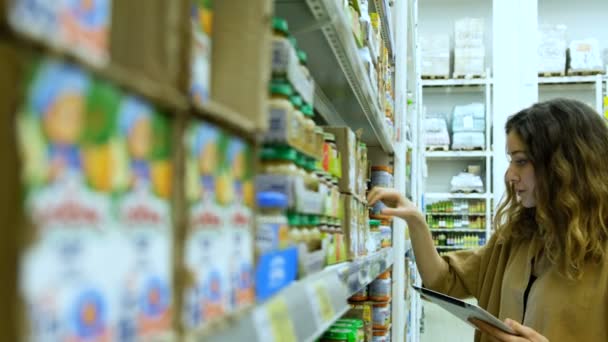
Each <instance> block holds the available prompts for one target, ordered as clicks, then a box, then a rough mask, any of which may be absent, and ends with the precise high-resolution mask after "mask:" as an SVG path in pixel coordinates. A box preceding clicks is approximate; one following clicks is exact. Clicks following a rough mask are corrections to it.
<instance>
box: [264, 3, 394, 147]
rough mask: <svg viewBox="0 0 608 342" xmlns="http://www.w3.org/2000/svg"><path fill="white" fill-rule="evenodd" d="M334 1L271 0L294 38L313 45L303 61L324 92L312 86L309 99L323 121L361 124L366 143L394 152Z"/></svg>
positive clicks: (352, 125) (355, 127)
mask: <svg viewBox="0 0 608 342" xmlns="http://www.w3.org/2000/svg"><path fill="white" fill-rule="evenodd" d="M338 6H339V2H337V1H332V0H305V1H304V0H302V1H295V2H294V1H287V0H277V1H276V3H275V12H276V14H277V15H278V16H280V17H282V18H285V19H287V20H288V22H289V25H290V30H291V31H292V32H293V33H294V35H295V37H296V38H297V39H298V44H299V45H300V46H301V47H302V48H303V49H304V50H306V51H314V53H311V54H310V56H309V61H308V66H309V68H310V71H311V73H312V76H313V78H314V79H315V81H316V83H317V84H318V85H319V86H320V88H321V89H322V92H324V94H322V92H317V94H316V96H315V101H320V104H321V108H323V109H321V110H320V112H321V114H322V115H323V118H324V119H325V120H326V123H327V124H328V125H344V124H346V126H348V127H350V128H351V129H352V130H353V131H356V130H358V129H363V136H362V139H363V141H364V142H365V143H366V144H368V146H380V147H382V149H383V150H384V151H385V152H386V153H394V152H396V151H395V146H394V139H393V137H392V136H390V134H389V132H388V130H387V127H386V124H385V122H384V113H381V111H380V109H379V108H380V107H379V105H378V101H377V94H376V93H375V92H374V90H373V87H372V85H371V81H370V80H369V78H368V77H367V76H366V72H365V67H364V66H363V63H362V62H361V61H360V59H359V55H358V52H357V50H358V48H357V45H356V43H355V41H354V39H353V36H352V32H351V30H350V27H349V21H348V18H347V17H346V15H345V14H344V11H343V10H342V9H341V8H339V7H338ZM316 105H317V104H315V106H316ZM332 107H333V109H331V108H332ZM335 113H339V115H336V114H335Z"/></svg>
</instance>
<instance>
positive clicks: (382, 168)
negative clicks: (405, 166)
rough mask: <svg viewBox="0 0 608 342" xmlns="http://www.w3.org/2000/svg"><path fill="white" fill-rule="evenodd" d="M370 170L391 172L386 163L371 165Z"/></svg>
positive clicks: (391, 169)
mask: <svg viewBox="0 0 608 342" xmlns="http://www.w3.org/2000/svg"><path fill="white" fill-rule="evenodd" d="M372 171H386V172H388V173H391V174H392V173H393V168H392V167H390V166H387V165H376V166H372Z"/></svg>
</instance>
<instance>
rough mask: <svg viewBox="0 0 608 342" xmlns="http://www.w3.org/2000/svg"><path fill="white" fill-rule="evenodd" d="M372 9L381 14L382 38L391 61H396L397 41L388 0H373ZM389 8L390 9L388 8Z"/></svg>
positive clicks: (371, 2)
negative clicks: (393, 31) (393, 32)
mask: <svg viewBox="0 0 608 342" xmlns="http://www.w3.org/2000/svg"><path fill="white" fill-rule="evenodd" d="M369 4H370V5H371V11H372V12H374V11H375V12H376V13H378V14H379V15H380V18H381V20H382V39H383V40H384V41H385V42H386V48H387V49H388V53H389V56H390V57H391V61H393V62H394V61H395V41H394V39H393V37H394V36H393V34H392V28H391V27H392V24H391V23H392V21H393V20H392V18H391V11H390V9H389V1H388V0H373V1H370V2H369ZM387 9H388V10H387Z"/></svg>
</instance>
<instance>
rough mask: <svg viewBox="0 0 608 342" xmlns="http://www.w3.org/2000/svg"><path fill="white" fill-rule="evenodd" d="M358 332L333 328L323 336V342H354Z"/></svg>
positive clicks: (345, 328) (346, 328) (343, 328)
mask: <svg viewBox="0 0 608 342" xmlns="http://www.w3.org/2000/svg"><path fill="white" fill-rule="evenodd" d="M356 336H357V335H356V332H355V331H353V330H352V329H350V328H348V327H339V326H338V327H332V328H330V329H329V330H328V331H326V332H325V333H324V334H323V335H322V336H321V339H320V341H321V342H352V341H355V339H356Z"/></svg>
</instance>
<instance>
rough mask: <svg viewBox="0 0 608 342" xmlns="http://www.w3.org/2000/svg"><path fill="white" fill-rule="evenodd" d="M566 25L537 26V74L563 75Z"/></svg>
mask: <svg viewBox="0 0 608 342" xmlns="http://www.w3.org/2000/svg"><path fill="white" fill-rule="evenodd" d="M566 30H567V27H566V25H548V24H543V25H539V28H538V73H539V74H542V73H560V74H564V71H565V69H566Z"/></svg>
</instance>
